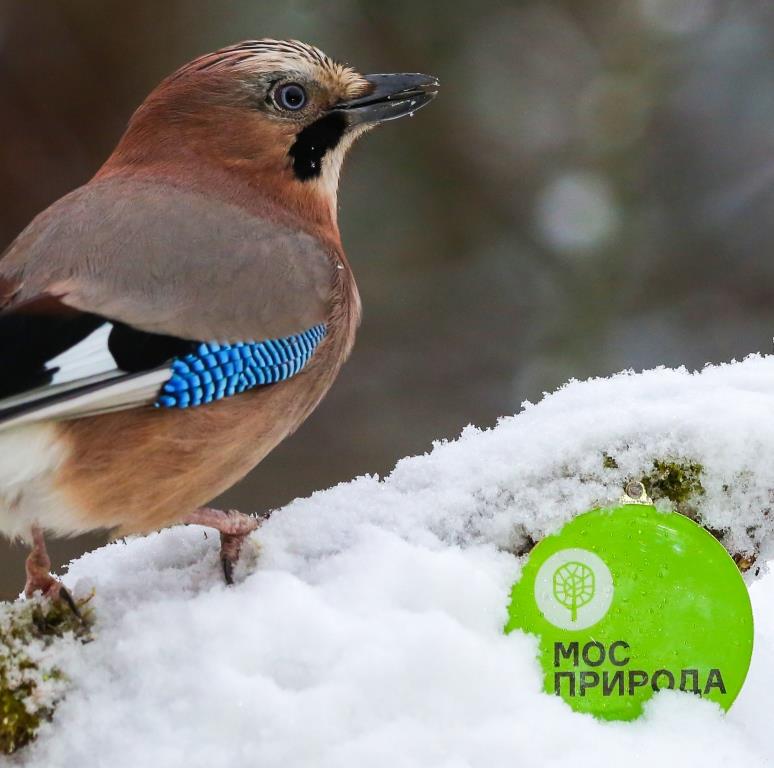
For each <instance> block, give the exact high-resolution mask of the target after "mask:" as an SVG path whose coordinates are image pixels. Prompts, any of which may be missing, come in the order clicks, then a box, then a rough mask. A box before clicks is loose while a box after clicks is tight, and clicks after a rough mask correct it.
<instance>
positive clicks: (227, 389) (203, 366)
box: [155, 324, 328, 408]
mask: <svg viewBox="0 0 774 768" xmlns="http://www.w3.org/2000/svg"><path fill="white" fill-rule="evenodd" d="M327 330H328V329H327V328H326V326H325V325H324V324H321V325H315V326H314V328H310V329H309V330H307V331H303V332H302V333H297V334H294V335H293V336H288V337H286V338H284V339H269V340H267V341H258V342H255V341H253V342H239V343H238V344H216V343H209V344H204V343H203V344H199V346H198V347H197V348H196V350H195V351H194V352H191V353H189V354H187V355H184V356H182V357H176V358H175V359H174V360H173V361H172V376H171V377H170V379H169V381H167V382H166V384H164V385H163V386H162V388H161V393H160V394H159V396H158V398H157V400H156V402H155V406H156V407H157V408H191V407H194V406H196V405H204V404H206V403H211V402H213V401H215V400H220V399H222V398H224V397H229V396H231V395H236V394H238V393H240V392H244V391H245V390H248V389H253V388H254V387H260V386H262V385H264V384H275V383H276V382H278V381H284V380H285V379H289V378H290V377H291V376H295V375H296V374H297V373H298V372H299V371H300V370H301V369H302V368H303V367H304V366H305V365H306V364H307V363H308V362H309V359H310V358H311V357H312V355H313V354H314V351H315V349H316V348H317V345H318V344H319V343H320V342H321V341H322V340H323V338H324V337H325V334H326V333H327Z"/></svg>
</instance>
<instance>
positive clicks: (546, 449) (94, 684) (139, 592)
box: [12, 357, 774, 768]
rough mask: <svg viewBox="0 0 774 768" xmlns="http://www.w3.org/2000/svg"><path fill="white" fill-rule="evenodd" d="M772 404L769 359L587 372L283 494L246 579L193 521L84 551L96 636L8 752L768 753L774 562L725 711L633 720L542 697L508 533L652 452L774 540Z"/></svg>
mask: <svg viewBox="0 0 774 768" xmlns="http://www.w3.org/2000/svg"><path fill="white" fill-rule="evenodd" d="M772 414H774V358H773V357H752V358H749V359H747V360H745V361H743V362H741V363H734V364H729V365H725V366H718V367H708V368H705V369H704V370H703V371H701V372H699V373H689V372H687V371H684V370H667V369H658V370H653V371H648V372H645V373H642V374H637V375H635V374H631V373H626V374H620V375H618V376H615V377H612V378H609V379H600V380H592V381H588V382H572V383H570V384H569V385H567V386H566V387H565V388H563V389H561V390H560V391H558V392H556V393H554V394H552V395H550V396H547V397H546V398H545V399H544V400H543V401H541V402H540V403H539V404H537V405H527V406H525V408H524V410H523V411H522V412H521V413H519V414H518V415H517V416H515V417H512V418H508V419H504V420H502V421H501V422H500V423H499V425H498V426H497V427H496V428H494V429H492V430H488V431H479V430H475V429H473V428H468V429H466V430H465V431H464V432H463V434H462V436H461V437H460V438H459V439H458V440H457V441H455V442H452V443H442V444H437V445H436V446H435V447H434V449H433V451H432V452H431V453H429V454H427V455H425V456H419V457H413V458H408V459H404V460H402V461H401V462H399V463H398V465H397V466H396V468H395V470H394V471H393V472H392V474H391V475H390V476H389V477H387V478H385V479H384V480H380V479H378V478H376V477H362V478H358V479H356V480H354V481H352V482H350V483H346V484H343V485H340V486H338V487H336V488H332V489H330V490H327V491H324V492H320V493H317V494H315V495H313V496H312V497H310V498H308V499H302V500H297V501H295V502H293V503H292V504H290V505H288V506H287V507H286V508H284V509H282V510H279V511H277V512H275V514H274V515H273V516H272V517H271V519H270V520H269V521H268V522H266V523H265V524H264V525H263V526H262V528H261V529H260V530H259V531H258V532H257V533H256V534H255V537H254V545H253V547H254V548H253V550H251V551H250V552H248V553H247V556H246V557H245V558H243V562H242V563H241V564H240V569H239V575H240V577H241V579H240V581H239V583H238V584H237V585H236V586H235V587H231V588H227V587H225V586H224V585H223V584H222V583H221V577H220V574H219V564H218V556H217V544H218V541H217V537H216V536H214V535H212V534H210V535H206V534H205V529H202V528H198V527H194V526H190V527H187V528H175V529H171V530H167V531H164V532H161V533H158V534H153V535H150V536H147V537H144V538H134V539H131V540H129V541H127V542H125V543H124V542H116V543H114V544H111V545H109V546H107V547H105V548H102V549H100V550H97V551H95V552H92V553H90V554H87V555H85V556H84V557H82V558H81V559H80V560H78V561H76V562H74V563H73V564H72V565H71V567H70V570H69V572H68V574H67V575H66V576H65V582H66V583H67V584H68V585H69V586H70V587H72V588H74V589H75V591H76V593H81V594H83V593H85V592H86V591H88V590H89V589H91V588H92V587H94V588H95V589H96V597H95V598H94V605H95V610H96V614H97V616H98V625H97V627H96V639H95V640H94V641H93V642H92V643H90V644H88V645H85V646H81V647H78V648H75V649H74V648H73V646H72V645H65V646H63V648H62V650H60V651H59V653H60V658H59V659H58V663H59V664H60V666H61V667H62V668H63V669H65V670H66V672H67V674H68V675H69V677H70V680H71V690H70V691H69V693H68V695H67V698H66V699H65V700H64V701H63V702H62V703H61V704H60V705H59V707H58V709H57V713H56V715H55V717H54V719H53V721H52V722H51V723H49V724H46V725H45V726H44V727H43V728H42V730H41V732H40V735H39V738H38V740H37V742H36V743H35V744H34V745H33V746H32V747H30V748H27V749H26V750H24V751H22V752H21V753H20V754H19V755H18V756H17V757H15V758H12V763H13V764H14V765H20V766H28V767H31V766H40V767H41V768H43V766H45V768H57V767H58V766H71V765H79V766H83V767H84V768H92V767H94V766H103V765H104V766H111V768H123V766H127V768H128V767H129V766H132V768H135V766H138V765H153V766H160V767H162V768H163V767H165V766H183V765H185V766H191V767H192V768H195V767H197V766H207V767H208V768H220V766H229V767H231V766H243V765H244V766H247V765H251V766H252V765H255V766H261V768H273V767H274V766H277V768H279V767H280V766H281V767H282V768H295V766H299V767H301V766H304V767H305V768H307V767H309V766H314V767H315V768H317V767H318V766H319V767H320V768H328V766H330V767H331V768H333V767H334V766H335V768H348V766H357V767H358V768H361V766H363V765H368V766H372V767H373V768H379V767H380V766H385V767H387V766H389V767H390V768H396V767H400V768H403V766H406V767H409V766H421V767H422V768H434V767H435V766H438V767H439V768H440V767H441V766H442V767H443V768H463V767H465V766H471V767H475V768H478V767H479V766H480V767H481V768H498V767H499V766H513V765H519V766H525V767H529V766H541V767H543V766H549V767H550V766H564V765H569V764H571V765H573V766H574V768H583V767H584V766H594V768H602V767H604V766H614V765H615V766H617V765H622V764H625V765H627V766H648V767H649V768H650V766H652V765H654V764H662V765H666V766H671V765H702V766H721V765H728V764H742V765H751V766H759V765H774V744H772V742H771V739H770V737H769V733H770V726H769V706H768V702H769V695H770V691H772V690H774V652H773V651H772V648H773V646H772V643H773V642H774V576H773V575H768V574H765V573H763V575H762V577H761V578H760V579H758V580H757V581H755V582H754V583H752V585H751V593H752V598H753V605H754V611H755V616H756V646H755V652H754V657H753V664H752V668H751V671H750V675H749V677H748V680H747V683H746V685H745V688H744V689H743V691H742V694H741V696H740V698H739V699H738V701H737V703H736V704H735V705H734V707H733V708H732V709H731V711H730V712H729V713H728V714H723V713H722V712H721V711H720V709H718V708H717V707H716V706H715V705H713V704H711V703H710V702H707V701H702V700H700V699H698V698H696V697H693V696H689V695H687V694H680V693H676V692H671V691H663V692H661V693H659V694H658V695H656V696H655V697H654V699H652V700H651V702H650V703H649V704H648V706H647V708H646V713H645V715H644V716H643V717H642V718H641V719H640V720H638V721H635V722H633V723H604V722H600V721H597V720H595V719H594V718H592V717H590V716H585V715H580V714H577V713H574V712H572V711H571V710H570V709H569V708H568V707H567V706H566V705H565V704H564V703H563V702H562V701H561V700H560V699H558V698H556V697H553V696H549V695H546V694H544V693H543V692H542V690H541V688H542V674H541V672H540V670H539V667H538V664H537V661H536V658H535V657H536V649H537V645H536V641H535V638H533V637H529V636H526V635H523V634H521V633H518V632H515V633H513V634H511V635H509V636H505V635H504V634H503V632H502V627H503V625H504V624H505V621H506V611H507V604H508V597H509V592H510V587H511V585H512V583H513V582H514V580H515V579H517V578H518V575H519V570H520V567H521V562H520V560H519V558H517V557H515V556H514V555H513V554H510V553H509V551H508V549H511V550H512V549H514V548H515V547H518V546H519V544H520V542H522V541H523V540H524V538H525V537H526V536H531V537H533V538H540V537H541V536H544V535H545V534H546V533H548V532H550V531H553V530H556V529H557V528H558V527H560V526H561V524H562V523H563V521H565V520H567V519H569V518H570V517H571V516H573V515H575V514H577V513H579V512H582V511H584V510H586V509H588V508H589V507H591V506H593V505H594V504H595V503H605V502H610V501H615V500H617V498H618V496H619V495H620V491H621V487H622V484H623V481H624V478H625V477H627V476H628V475H630V474H631V475H638V474H642V473H643V472H646V471H647V470H648V469H649V468H650V467H651V466H652V462H653V460H654V459H655V458H670V457H672V458H688V459H691V460H693V461H698V462H700V463H701V464H702V465H703V467H704V471H703V476H702V482H703V484H704V487H705V491H706V492H705V494H704V495H703V496H702V497H701V498H700V499H699V502H698V505H699V511H700V514H701V515H702V518H703V521H704V522H705V524H706V525H708V526H709V527H712V528H717V529H725V530H726V531H727V532H726V534H725V536H724V542H725V543H726V545H727V546H729V547H730V548H731V549H733V550H735V551H753V550H757V551H760V553H761V560H763V559H765V558H766V557H774V551H772V542H774V537H773V536H772V525H773V523H772V522H771V521H770V520H769V517H768V515H767V514H765V512H764V510H766V509H767V506H768V504H769V493H770V492H769V488H768V482H767V480H768V476H769V474H770V469H769V465H770V462H771V457H772V456H774V429H772V428H771V418H772ZM604 453H608V454H610V455H614V456H615V458H616V460H617V462H618V465H619V469H615V470H611V469H604V468H603V463H602V457H603V455H604ZM258 545H260V551H258ZM759 562H760V561H759Z"/></svg>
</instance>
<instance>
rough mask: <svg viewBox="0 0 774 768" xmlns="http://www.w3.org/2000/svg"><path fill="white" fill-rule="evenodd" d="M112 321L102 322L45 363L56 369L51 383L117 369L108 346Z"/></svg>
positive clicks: (48, 366) (49, 368)
mask: <svg viewBox="0 0 774 768" xmlns="http://www.w3.org/2000/svg"><path fill="white" fill-rule="evenodd" d="M112 330H113V324H112V323H103V324H102V325H101V326H100V327H99V328H97V330H96V331H92V333H91V334H89V335H88V336H87V337H86V338H85V339H83V340H82V341H79V342H78V343H77V344H76V345H75V346H72V347H70V349H67V350H65V351H64V352H62V354H60V355H57V356H56V357H54V358H52V359H51V360H49V361H48V362H47V363H46V368H47V369H48V370H49V371H51V370H56V369H58V370H57V371H56V373H55V374H54V377H53V378H52V379H51V384H64V383H65V382H68V381H76V380H78V379H88V378H89V377H91V376H97V375H99V374H101V373H109V372H111V371H115V370H117V366H116V361H115V360H114V359H113V355H111V354H110V349H109V348H108V337H109V336H110V332H111V331H112Z"/></svg>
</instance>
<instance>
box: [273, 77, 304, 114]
mask: <svg viewBox="0 0 774 768" xmlns="http://www.w3.org/2000/svg"><path fill="white" fill-rule="evenodd" d="M274 103H275V104H276V105H277V106H278V107H279V108H280V109H287V110H289V111H291V112H297V111H298V110H299V109H301V108H302V107H303V106H304V104H306V91H305V90H304V89H303V88H302V87H301V86H300V85H299V84H298V83H285V85H281V86H280V87H279V88H277V90H276V91H274Z"/></svg>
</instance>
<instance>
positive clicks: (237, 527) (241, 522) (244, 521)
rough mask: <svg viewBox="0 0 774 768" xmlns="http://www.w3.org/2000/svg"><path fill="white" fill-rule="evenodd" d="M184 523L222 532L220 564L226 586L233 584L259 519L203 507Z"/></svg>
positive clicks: (233, 511)
mask: <svg viewBox="0 0 774 768" xmlns="http://www.w3.org/2000/svg"><path fill="white" fill-rule="evenodd" d="M183 522H184V523H186V524H195V525H206V526H209V527H210V528H215V530H217V531H219V532H220V562H221V565H222V566H223V577H224V578H225V580H226V584H233V583H234V566H235V565H236V564H237V562H238V561H239V555H240V554H241V552H242V547H243V545H244V543H245V539H247V537H248V536H249V535H250V534H251V533H252V532H253V531H254V530H255V529H256V528H258V525H259V520H258V518H255V517H251V516H250V515H246V514H244V513H243V512H237V510H235V509H229V510H226V511H223V510H221V509H212V508H211V507H201V508H200V509H197V510H196V511H195V512H192V513H191V514H190V515H188V516H187V517H186V518H185V519H184V520H183Z"/></svg>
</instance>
